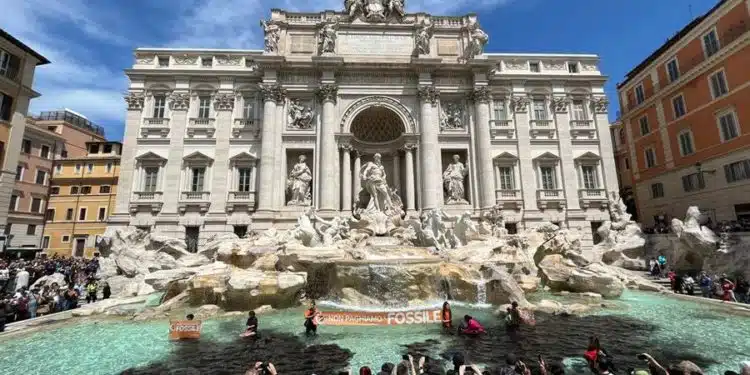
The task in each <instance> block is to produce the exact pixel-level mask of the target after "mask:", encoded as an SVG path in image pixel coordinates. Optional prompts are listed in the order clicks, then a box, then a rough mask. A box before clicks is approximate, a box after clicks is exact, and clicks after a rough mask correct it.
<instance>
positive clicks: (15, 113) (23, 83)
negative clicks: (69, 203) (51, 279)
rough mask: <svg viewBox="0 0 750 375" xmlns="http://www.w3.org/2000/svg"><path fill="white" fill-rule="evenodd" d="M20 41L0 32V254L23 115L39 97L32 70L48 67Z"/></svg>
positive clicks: (3, 246)
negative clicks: (43, 66) (42, 66)
mask: <svg viewBox="0 0 750 375" xmlns="http://www.w3.org/2000/svg"><path fill="white" fill-rule="evenodd" d="M48 63H49V60H47V59H46V58H45V57H44V56H42V55H40V54H39V53H37V52H36V51H34V50H33V49H31V48H29V47H28V46H27V45H25V44H23V42H21V41H20V40H18V39H16V38H14V37H13V36H12V35H10V34H8V33H7V32H5V30H3V29H0V207H3V209H0V234H2V235H0V251H3V250H4V248H5V240H6V236H5V235H4V234H5V233H6V232H8V229H7V228H6V223H7V221H8V210H6V209H5V207H10V203H11V197H12V192H13V189H15V187H16V168H17V166H18V161H19V158H20V155H21V146H22V140H23V137H24V129H25V127H26V114H27V111H28V109H29V102H30V101H31V99H33V98H36V97H38V96H39V95H40V94H39V93H37V92H36V91H34V90H33V89H32V85H33V82H34V70H35V69H36V67H37V66H40V65H44V64H48Z"/></svg>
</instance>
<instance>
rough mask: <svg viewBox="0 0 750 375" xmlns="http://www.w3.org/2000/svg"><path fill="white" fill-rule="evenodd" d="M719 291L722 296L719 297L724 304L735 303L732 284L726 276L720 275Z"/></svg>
mask: <svg viewBox="0 0 750 375" xmlns="http://www.w3.org/2000/svg"><path fill="white" fill-rule="evenodd" d="M721 290H722V291H723V292H724V294H723V295H722V296H721V297H722V298H721V299H722V300H724V301H725V302H737V299H736V298H734V283H733V282H732V280H729V278H728V277H727V275H726V274H723V275H721Z"/></svg>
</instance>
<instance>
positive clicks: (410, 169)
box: [404, 144, 416, 212]
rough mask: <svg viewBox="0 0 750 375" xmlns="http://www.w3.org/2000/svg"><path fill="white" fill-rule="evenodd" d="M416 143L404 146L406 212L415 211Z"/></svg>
mask: <svg viewBox="0 0 750 375" xmlns="http://www.w3.org/2000/svg"><path fill="white" fill-rule="evenodd" d="M415 148H416V145H413V144H407V145H405V146H404V153H405V154H404V162H405V163H406V212H409V211H414V197H415V195H416V194H415V192H414V185H415V184H414V177H415V176H414V154H413V151H414V149H415Z"/></svg>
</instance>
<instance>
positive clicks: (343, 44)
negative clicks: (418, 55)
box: [338, 33, 414, 55]
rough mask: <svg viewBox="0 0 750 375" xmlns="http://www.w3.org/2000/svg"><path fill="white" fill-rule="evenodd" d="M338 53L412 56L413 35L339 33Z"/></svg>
mask: <svg viewBox="0 0 750 375" xmlns="http://www.w3.org/2000/svg"><path fill="white" fill-rule="evenodd" d="M338 37H339V40H338V44H339V46H338V53H339V54H341V55H411V54H412V52H413V51H414V40H413V38H412V36H411V35H383V34H380V35H379V34H355V33H339V36H338Z"/></svg>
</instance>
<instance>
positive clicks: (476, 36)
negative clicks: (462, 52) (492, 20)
mask: <svg viewBox="0 0 750 375" xmlns="http://www.w3.org/2000/svg"><path fill="white" fill-rule="evenodd" d="M467 29H468V31H469V48H468V49H467V51H466V52H467V55H466V58H468V59H470V58H473V57H475V56H479V55H481V54H483V53H484V46H486V45H487V42H489V40H490V37H489V35H487V33H485V32H484V30H482V29H481V28H480V27H479V23H477V22H476V21H472V22H471V24H469V26H467Z"/></svg>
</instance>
